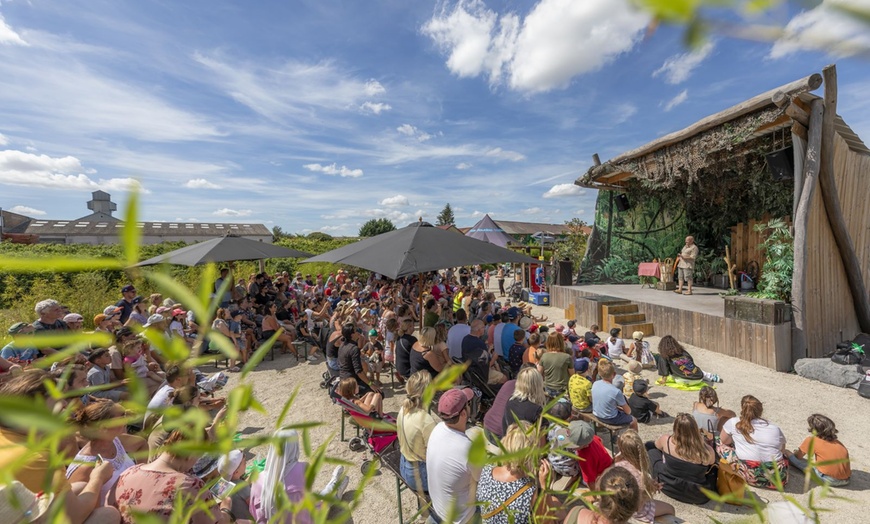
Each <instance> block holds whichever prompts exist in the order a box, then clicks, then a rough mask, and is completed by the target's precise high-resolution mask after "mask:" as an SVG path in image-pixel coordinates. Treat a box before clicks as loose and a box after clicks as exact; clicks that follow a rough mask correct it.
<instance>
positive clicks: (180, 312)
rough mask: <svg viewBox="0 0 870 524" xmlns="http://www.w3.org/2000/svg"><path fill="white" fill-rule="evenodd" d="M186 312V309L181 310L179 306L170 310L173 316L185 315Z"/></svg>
mask: <svg viewBox="0 0 870 524" xmlns="http://www.w3.org/2000/svg"><path fill="white" fill-rule="evenodd" d="M186 314H187V311H185V310H183V309H181V308H178V309H173V310H172V316H173V317H174V316H176V315H186Z"/></svg>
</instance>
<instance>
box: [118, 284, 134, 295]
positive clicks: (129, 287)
mask: <svg viewBox="0 0 870 524" xmlns="http://www.w3.org/2000/svg"><path fill="white" fill-rule="evenodd" d="M130 291H136V286H134V285H132V284H129V285H126V286H124V287H122V288H121V293H129V292H130Z"/></svg>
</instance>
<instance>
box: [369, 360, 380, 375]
mask: <svg viewBox="0 0 870 524" xmlns="http://www.w3.org/2000/svg"><path fill="white" fill-rule="evenodd" d="M366 362H368V364H369V369H370V370H372V372H374V373H380V372H381V371H382V370H383V369H384V363H383V362H381V361H380V360H378V361H377V362H372V361H371V360H367V361H366Z"/></svg>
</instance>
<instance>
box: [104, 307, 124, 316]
mask: <svg viewBox="0 0 870 524" xmlns="http://www.w3.org/2000/svg"><path fill="white" fill-rule="evenodd" d="M103 314H104V315H106V316H107V317H111V316H112V315H115V314H121V308H119V307H118V306H106V309H104V310H103Z"/></svg>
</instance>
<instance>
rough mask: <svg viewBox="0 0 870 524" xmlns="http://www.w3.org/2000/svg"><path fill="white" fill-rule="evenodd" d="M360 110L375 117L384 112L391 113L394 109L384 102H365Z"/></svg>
mask: <svg viewBox="0 0 870 524" xmlns="http://www.w3.org/2000/svg"><path fill="white" fill-rule="evenodd" d="M359 108H360V110H362V111H368V112H371V113H373V114H375V115H379V114H381V113H382V112H384V111H389V110H390V109H392V108H393V106H391V105H390V104H384V103H382V102H363V104H362V105H361V106H359Z"/></svg>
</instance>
